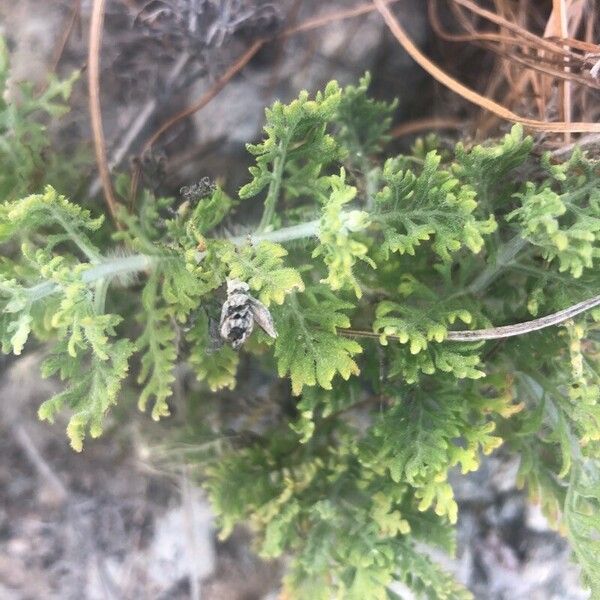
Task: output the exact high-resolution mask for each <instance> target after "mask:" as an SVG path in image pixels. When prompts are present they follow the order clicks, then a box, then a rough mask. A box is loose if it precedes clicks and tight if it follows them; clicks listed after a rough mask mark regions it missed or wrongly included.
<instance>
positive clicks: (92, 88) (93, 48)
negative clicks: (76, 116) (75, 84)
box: [88, 0, 118, 226]
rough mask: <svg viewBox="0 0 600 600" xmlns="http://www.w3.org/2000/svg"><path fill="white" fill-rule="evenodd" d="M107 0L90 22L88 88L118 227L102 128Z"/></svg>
mask: <svg viewBox="0 0 600 600" xmlns="http://www.w3.org/2000/svg"><path fill="white" fill-rule="evenodd" d="M104 3H105V0H94V4H93V6H92V20H91V22H90V45H89V52H88V88H89V95H90V119H91V122H92V133H93V136H94V150H95V151H96V163H97V165H98V171H99V172H100V180H101V181H102V189H103V190H104V199H105V200H106V204H107V205H108V210H109V212H110V214H111V216H112V218H113V220H114V221H115V223H117V226H118V222H117V219H116V215H117V203H116V200H115V195H114V191H113V188H112V182H111V180H110V170H109V168H108V161H107V159H106V142H105V140H104V130H103V128H102V112H101V109H100V49H101V46H102V24H103V21H104Z"/></svg>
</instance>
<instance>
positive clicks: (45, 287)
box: [27, 254, 160, 302]
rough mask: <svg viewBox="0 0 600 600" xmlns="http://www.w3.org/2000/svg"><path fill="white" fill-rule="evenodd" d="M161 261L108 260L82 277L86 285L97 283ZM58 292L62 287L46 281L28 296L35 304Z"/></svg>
mask: <svg viewBox="0 0 600 600" xmlns="http://www.w3.org/2000/svg"><path fill="white" fill-rule="evenodd" d="M159 260H160V257H158V256H149V255H147V254H134V255H133V256H125V257H119V258H110V259H106V260H104V261H102V262H101V263H98V264H95V265H94V266H93V267H90V268H89V269H88V270H87V271H84V272H83V274H82V275H81V280H82V281H83V282H84V283H95V282H97V281H100V280H101V279H113V278H114V277H119V276H121V275H127V274H129V273H137V272H139V271H146V270H148V269H150V268H152V267H153V266H154V265H155V264H156V263H157V262H158V261H159ZM58 290H60V286H59V285H58V284H57V283H54V282H53V281H44V282H43V283H39V284H38V285H34V286H33V287H30V288H29V289H28V290H27V295H28V296H29V301H30V302H35V301H36V300H40V299H42V298H44V297H45V296H49V295H50V294H54V293H55V292H57V291H58Z"/></svg>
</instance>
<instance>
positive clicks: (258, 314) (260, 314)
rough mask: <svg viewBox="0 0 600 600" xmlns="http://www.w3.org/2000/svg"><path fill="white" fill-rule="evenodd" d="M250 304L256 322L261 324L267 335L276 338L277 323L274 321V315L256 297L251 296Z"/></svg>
mask: <svg viewBox="0 0 600 600" xmlns="http://www.w3.org/2000/svg"><path fill="white" fill-rule="evenodd" d="M250 306H251V307H252V315H253V316H254V320H255V321H256V323H258V325H260V327H261V328H262V329H263V330H264V332H265V333H266V334H267V335H270V336H271V337H272V338H276V337H277V331H276V330H275V323H273V317H272V316H271V313H270V312H269V309H268V308H267V307H266V306H265V305H264V304H263V303H262V302H260V301H259V300H257V299H256V298H251V302H250Z"/></svg>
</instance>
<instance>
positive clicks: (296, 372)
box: [274, 287, 362, 395]
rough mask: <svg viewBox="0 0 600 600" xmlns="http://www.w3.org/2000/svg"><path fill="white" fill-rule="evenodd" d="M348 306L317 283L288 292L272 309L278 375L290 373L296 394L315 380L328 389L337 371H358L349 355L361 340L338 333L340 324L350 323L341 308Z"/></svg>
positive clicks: (356, 350)
mask: <svg viewBox="0 0 600 600" xmlns="http://www.w3.org/2000/svg"><path fill="white" fill-rule="evenodd" d="M350 308H352V305H351V304H348V303H346V302H342V301H340V300H337V299H336V298H334V297H333V296H331V295H330V294H329V293H327V291H326V290H325V289H324V288H320V287H316V288H311V289H310V290H307V291H306V292H305V293H304V294H296V295H294V296H291V297H290V298H289V300H288V302H287V303H286V305H285V306H284V307H282V308H281V309H279V310H277V311H276V312H275V314H274V316H275V324H276V326H277V331H278V333H279V337H278V338H277V340H276V342H275V357H276V359H277V364H278V370H279V375H280V377H283V376H285V375H287V374H289V375H290V378H291V380H292V391H293V393H294V394H296V395H297V394H299V393H300V392H301V391H302V388H303V387H304V386H314V385H317V384H318V385H319V386H321V387H322V388H325V389H331V386H332V380H333V378H334V376H335V375H336V374H338V373H339V374H340V375H341V376H342V377H343V378H344V379H348V378H349V377H350V376H351V375H357V374H358V372H359V369H358V365H357V364H356V362H355V361H354V359H353V358H352V357H353V356H354V355H356V354H358V353H360V352H361V351H362V348H361V346H360V344H358V343H357V342H355V341H354V340H350V339H346V338H342V337H340V336H339V335H338V333H337V330H338V329H339V328H342V329H343V328H346V327H349V326H350V321H349V319H348V317H347V316H346V314H345V313H344V312H342V311H344V310H347V309H350Z"/></svg>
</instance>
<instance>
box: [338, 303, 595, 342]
mask: <svg viewBox="0 0 600 600" xmlns="http://www.w3.org/2000/svg"><path fill="white" fill-rule="evenodd" d="M596 306H600V295H599V296H594V297H593V298H590V299H588V300H584V301H583V302H579V303H578V304H574V305H573V306H569V307H568V308H565V309H563V310H559V311H558V312H555V313H552V314H551V315H546V316H545V317H540V318H539V319H534V320H533V321H525V322H524V323H517V324H516V325H504V326H503V327H489V328H487V329H473V330H470V331H449V332H448V334H447V335H446V340H447V341H449V342H480V341H483V340H500V339H503V338H508V337H514V336H516V335H523V334H525V333H531V332H533V331H539V330H540V329H545V328H546V327H552V326H554V325H560V323H564V322H565V321H568V320H569V319H572V318H573V317H576V316H577V315H580V314H581V313H584V312H586V311H588V310H591V309H592V308H595V307H596ZM338 332H339V333H340V334H341V335H344V336H346V337H369V338H379V337H380V335H379V334H378V333H375V332H373V331H361V330H354V329H340V330H339V331H338ZM385 337H386V338H388V339H391V340H397V339H399V338H398V336H397V335H386V336H385Z"/></svg>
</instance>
